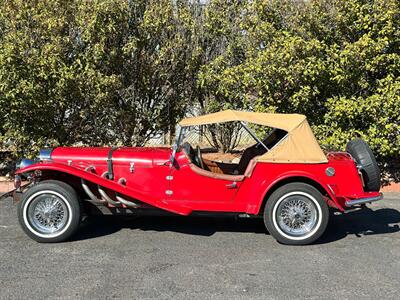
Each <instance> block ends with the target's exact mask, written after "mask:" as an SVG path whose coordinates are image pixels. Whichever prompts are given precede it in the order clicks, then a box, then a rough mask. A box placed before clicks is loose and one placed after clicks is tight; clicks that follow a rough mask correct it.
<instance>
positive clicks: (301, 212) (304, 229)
mask: <svg viewBox="0 0 400 300" xmlns="http://www.w3.org/2000/svg"><path fill="white" fill-rule="evenodd" d="M276 214H277V215H276V218H277V221H278V225H279V228H280V229H281V230H282V231H283V232H284V233H286V234H288V235H290V236H298V237H301V236H304V235H307V234H308V233H310V232H311V231H312V230H313V229H314V228H315V226H316V224H317V220H318V212H317V208H316V206H315V204H314V203H313V201H312V200H310V199H309V198H308V197H306V196H304V195H296V194H295V195H292V196H289V197H286V198H284V199H283V200H282V201H281V202H280V204H279V206H278V208H277V210H276Z"/></svg>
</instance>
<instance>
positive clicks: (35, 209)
mask: <svg viewBox="0 0 400 300" xmlns="http://www.w3.org/2000/svg"><path fill="white" fill-rule="evenodd" d="M27 216H28V221H29V223H30V225H31V226H32V227H33V228H34V229H35V230H36V231H37V232H39V233H41V234H44V235H46V234H55V233H57V232H59V231H61V230H63V228H64V227H65V225H66V224H67V221H68V218H69V213H68V209H67V206H66V204H65V202H64V200H63V199H61V198H60V197H58V196H57V195H55V194H40V195H38V196H37V197H35V198H34V199H33V200H32V201H31V203H30V204H29V207H28V211H27Z"/></svg>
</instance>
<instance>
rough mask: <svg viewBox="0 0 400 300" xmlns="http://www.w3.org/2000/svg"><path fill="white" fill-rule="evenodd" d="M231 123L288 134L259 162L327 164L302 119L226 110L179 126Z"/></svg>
mask: <svg viewBox="0 0 400 300" xmlns="http://www.w3.org/2000/svg"><path fill="white" fill-rule="evenodd" d="M232 121H243V122H249V123H254V124H259V125H264V126H268V127H272V128H279V129H282V130H285V131H287V132H288V134H287V136H286V137H285V138H283V139H282V141H281V142H279V143H278V144H277V145H275V146H274V147H273V148H272V149H270V150H269V151H268V152H267V153H265V154H263V155H261V156H259V157H258V161H265V162H279V163H326V162H327V161H328V160H327V159H326V156H325V154H324V153H323V151H322V150H321V147H320V146H319V144H318V142H317V140H316V139H315V136H314V134H313V133H312V131H311V128H310V125H309V124H308V122H307V119H306V117H305V116H304V115H299V114H272V113H255V112H246V111H235V110H225V111H220V112H217V113H213V114H208V115H203V116H199V117H194V118H188V119H184V120H182V121H181V122H180V123H179V125H180V126H182V127H188V126H198V125H207V124H214V123H224V122H232Z"/></svg>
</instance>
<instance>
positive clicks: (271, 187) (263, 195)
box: [259, 172, 344, 211]
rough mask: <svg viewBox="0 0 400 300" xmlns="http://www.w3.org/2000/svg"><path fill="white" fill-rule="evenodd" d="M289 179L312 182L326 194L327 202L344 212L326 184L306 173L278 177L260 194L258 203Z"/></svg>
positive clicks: (293, 173) (291, 173) (286, 174)
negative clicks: (302, 179)
mask: <svg viewBox="0 0 400 300" xmlns="http://www.w3.org/2000/svg"><path fill="white" fill-rule="evenodd" d="M290 178H293V181H296V179H295V178H304V179H306V180H309V181H313V182H314V183H316V184H318V185H320V186H321V187H322V188H323V189H324V190H325V192H326V193H327V194H328V196H329V198H330V199H328V201H327V202H329V201H332V202H333V204H334V205H335V206H336V207H337V208H338V209H339V210H341V211H344V208H343V207H342V205H340V203H339V202H338V200H337V198H336V196H335V194H334V193H333V190H332V189H331V188H329V186H327V185H326V184H324V183H322V182H321V181H319V180H318V179H317V178H316V177H315V176H313V175H312V174H309V173H306V172H290V173H284V174H282V176H280V177H279V178H277V179H276V180H275V181H273V182H272V183H270V184H269V185H268V186H267V188H266V189H264V193H262V198H261V199H260V202H259V203H263V201H264V199H265V196H266V195H267V193H268V192H269V191H270V190H271V189H273V188H274V187H275V186H276V185H277V184H279V183H281V182H282V181H287V180H290ZM259 208H261V205H260V206H259Z"/></svg>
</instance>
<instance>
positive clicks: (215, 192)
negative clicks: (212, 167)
mask: <svg viewBox="0 0 400 300" xmlns="http://www.w3.org/2000/svg"><path fill="white" fill-rule="evenodd" d="M170 170H171V171H170V178H169V179H170V180H169V182H170V184H169V190H168V191H167V192H168V193H169V194H170V200H171V201H179V202H181V203H182V204H186V205H188V206H190V207H192V208H193V209H195V210H218V208H219V207H220V208H222V207H224V208H226V206H227V205H228V206H229V204H231V203H232V202H233V200H234V197H235V195H236V193H237V191H238V190H239V188H240V186H241V184H242V181H239V180H235V179H238V178H239V177H242V179H243V178H244V177H243V176H225V177H226V178H224V179H221V178H214V177H213V175H215V174H213V173H211V172H208V171H205V170H202V171H203V174H199V173H197V172H195V171H193V168H192V167H191V166H190V161H189V160H188V158H187V157H186V156H185V155H184V154H183V153H178V154H177V155H176V160H175V163H174V166H173V167H172V168H171V169H170ZM207 172H208V173H210V174H207ZM204 174H206V175H204ZM220 177H223V176H220Z"/></svg>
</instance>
